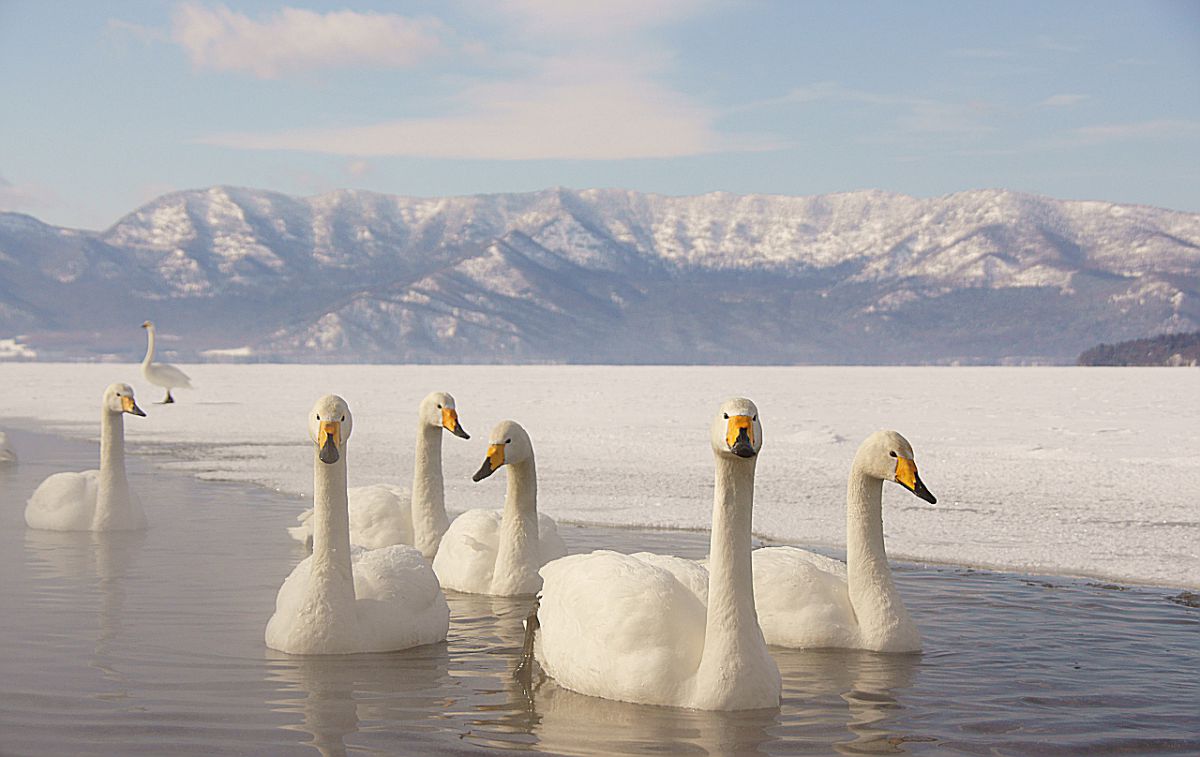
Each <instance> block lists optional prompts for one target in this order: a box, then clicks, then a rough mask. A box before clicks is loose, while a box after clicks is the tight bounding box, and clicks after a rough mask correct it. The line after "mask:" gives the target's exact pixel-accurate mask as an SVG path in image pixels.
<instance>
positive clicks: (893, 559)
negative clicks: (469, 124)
mask: <svg viewBox="0 0 1200 757" xmlns="http://www.w3.org/2000/svg"><path fill="white" fill-rule="evenodd" d="M35 421H36V419H33V418H29V417H17V418H0V428H7V429H15V430H17V431H18V433H20V434H34V435H41V436H47V437H52V438H54V439H57V440H59V441H60V442H63V443H80V444H93V445H98V443H99V442H98V434H97V435H96V436H97V439H95V440H93V439H92V438H83V437H81V436H72V435H68V434H65V433H61V432H60V431H57V430H48V429H31V428H29V425H30V424H32V423H33V422H35ZM27 422H28V423H27ZM86 425H87V424H83V423H81V424H78V427H81V428H82V427H85V426H86ZM130 447H131V448H130V449H128V450H127V454H129V455H131V456H133V457H135V458H137V459H140V460H143V461H145V463H146V464H147V465H150V466H152V467H153V468H154V469H155V470H159V471H163V472H165V473H168V474H172V475H182V476H186V477H187V478H190V479H191V480H193V481H194V482H195V483H197V484H201V485H202V484H205V483H221V484H232V485H238V486H246V487H249V488H252V489H255V490H258V491H262V492H270V493H272V494H275V495H278V496H280V497H288V498H291V499H300V500H302V501H303V500H305V498H306V496H307V495H306V494H304V493H302V492H291V491H286V490H282V489H277V488H273V487H270V486H268V485H266V484H263V483H262V482H260V481H256V480H251V479H241V478H233V477H229V478H219V477H213V478H205V477H201V476H200V475H197V473H196V472H194V471H191V470H188V469H176V468H171V467H168V465H169V464H171V463H175V464H180V463H186V462H188V461H187V460H186V459H184V458H179V457H174V456H172V455H171V453H170V451H169V450H167V449H166V448H165V447H161V446H158V445H154V444H146V443H143V444H136V443H135V444H131V445H130ZM97 449H98V447H97ZM150 449H155V450H159V451H153V452H151V451H148V450H150ZM163 458H166V459H167V460H166V462H167V463H168V465H164V464H162V461H163ZM461 512H463V511H461V510H455V509H450V510H448V514H449V515H450V516H451V520H453V519H454V517H456V516H457V515H459V514H460V513H461ZM555 520H556V521H557V522H558V523H559V524H560V525H568V526H573V527H578V528H586V529H594V530H611V531H628V532H638V533H644V534H689V535H704V536H705V538H707V535H708V534H710V533H711V531H710V530H709V529H707V528H698V527H688V526H670V525H644V524H636V523H606V522H602V521H589V520H585V519H571V518H558V517H556V518H555ZM287 525H291V524H290V523H288V524H287ZM752 537H753V538H754V539H755V540H756V541H757V542H759V544H758V545H756V547H755V548H758V547H759V546H772V547H774V546H791V547H798V548H800V549H806V550H810V551H813V552H817V553H820V554H822V555H826V556H828V557H832V558H834V559H837V560H840V561H842V562H845V557H846V555H845V552H846V550H845V546H843V545H838V544H826V543H821V542H815V541H808V542H798V541H791V540H787V539H780V538H777V537H774V536H770V535H766V534H764V533H761V532H758V531H755V532H753V533H752ZM887 557H888V563H889V564H890V565H892V566H893V567H896V566H901V567H904V568H907V569H921V568H925V569H935V570H936V569H950V570H967V571H974V572H983V573H990V574H993V575H996V576H1001V577H1007V578H1010V579H1013V580H1018V581H1033V582H1037V583H1039V584H1042V585H1049V584H1050V583H1051V582H1052V581H1060V582H1071V583H1077V584H1081V585H1084V586H1091V587H1094V588H1100V589H1115V590H1119V591H1125V590H1128V589H1156V590H1160V591H1163V592H1176V596H1185V595H1187V594H1189V593H1194V592H1198V591H1200V584H1197V585H1194V586H1193V585H1188V584H1184V583H1178V584H1166V583H1155V582H1152V581H1141V580H1138V579H1135V578H1129V577H1124V576H1116V575H1111V574H1102V573H1095V574H1091V573H1086V572H1071V573H1048V572H1041V571H1032V572H1025V571H1022V570H1020V569H1018V568H1014V567H1012V566H1005V565H989V564H983V563H963V562H950V561H942V560H936V559H929V558H923V557H913V556H911V555H906V554H893V553H892V552H891V551H890V550H889V551H888V553H887Z"/></svg>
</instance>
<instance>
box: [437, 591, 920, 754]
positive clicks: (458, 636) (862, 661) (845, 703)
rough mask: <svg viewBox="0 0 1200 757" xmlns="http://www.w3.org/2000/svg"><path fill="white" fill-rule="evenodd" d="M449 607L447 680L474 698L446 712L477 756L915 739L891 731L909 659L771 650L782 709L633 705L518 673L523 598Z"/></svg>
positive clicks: (914, 659)
mask: <svg viewBox="0 0 1200 757" xmlns="http://www.w3.org/2000/svg"><path fill="white" fill-rule="evenodd" d="M448 598H449V600H450V606H451V612H452V615H453V617H454V618H455V622H454V624H453V625H452V626H451V634H450V642H451V649H452V650H453V652H454V662H453V667H454V669H455V672H454V675H455V676H459V677H463V678H464V680H466V681H468V682H471V683H472V688H474V689H475V690H476V692H475V695H474V696H473V697H472V699H471V700H467V701H462V700H457V704H458V705H459V707H461V706H462V705H468V706H470V707H471V710H472V711H469V712H468V711H464V710H462V709H456V710H455V712H454V714H455V715H458V716H463V717H464V719H465V726H466V728H467V729H468V730H467V733H466V734H465V735H464V739H465V740H466V741H468V742H469V743H472V744H475V745H478V746H484V747H491V748H508V749H513V748H518V749H533V750H536V751H545V752H550V753H554V754H585V755H597V754H605V755H609V754H645V753H647V752H654V753H660V754H675V753H684V754H706V753H707V754H769V753H772V752H774V751H775V749H774V747H776V746H779V747H782V746H783V744H784V742H787V743H789V744H791V743H805V742H809V743H812V744H813V745H814V746H817V745H828V744H833V745H834V747H835V748H836V749H837V750H838V751H840V752H845V753H850V754H856V753H861V752H881V751H882V752H902V751H904V750H903V748H901V746H900V745H901V744H903V743H904V741H905V740H910V739H911V738H912V737H911V736H909V735H907V734H905V733H902V732H900V731H898V730H897V729H893V728H890V727H889V726H890V724H891V723H893V722H896V721H897V720H898V719H899V717H900V714H901V712H902V711H903V704H902V703H901V701H900V696H899V692H901V691H902V690H903V689H905V688H907V687H909V686H911V685H912V683H913V680H914V679H915V677H916V671H917V668H918V667H919V665H920V661H921V656H920V655H918V654H880V653H876V652H868V651H861V650H809V651H805V650H794V649H782V648H772V649H771V652H772V654H773V655H774V656H775V659H776V661H777V662H778V664H779V667H780V670H781V672H782V673H783V678H784V700H783V704H782V706H781V707H780V708H779V709H764V710H746V711H740V712H704V711H697V710H683V709H677V708H670V707H654V706H646V705H637V704H630V703H627V702H617V701H612V700H607V699H601V698H598V697H591V696H586V695H583V694H578V693H576V692H573V691H570V690H568V689H564V688H562V687H561V686H559V685H558V684H557V683H555V682H554V680H553V679H549V678H547V677H545V676H544V674H543V673H542V671H541V668H540V666H538V665H537V664H536V663H534V664H533V665H532V666H531V667H530V668H529V669H528V670H527V671H523V672H527V675H525V676H522V675H519V674H518V668H519V667H521V664H522V647H523V645H524V642H525V641H526V639H525V633H524V628H523V625H522V621H524V620H525V618H526V616H528V615H529V613H530V612H531V611H532V610H533V608H534V607H535V602H534V600H533V599H532V598H526V599H519V600H518V599H511V600H502V599H499V598H495V597H470V596H468V595H450V596H449V597H448ZM464 645H467V646H466V648H464ZM460 652H466V653H467V655H468V657H469V658H470V659H461V656H460V654H459V653H460ZM489 685H490V686H489ZM449 714H451V713H448V715H449Z"/></svg>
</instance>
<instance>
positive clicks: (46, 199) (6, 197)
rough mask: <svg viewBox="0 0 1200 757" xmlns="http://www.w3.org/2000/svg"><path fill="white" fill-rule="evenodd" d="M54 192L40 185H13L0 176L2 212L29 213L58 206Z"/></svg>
mask: <svg viewBox="0 0 1200 757" xmlns="http://www.w3.org/2000/svg"><path fill="white" fill-rule="evenodd" d="M58 203H59V198H58V195H57V194H56V193H55V192H54V190H52V189H50V188H49V187H45V186H42V185H40V184H13V183H12V182H10V181H9V180H8V179H5V178H4V176H0V211H9V212H21V213H28V212H33V211H42V210H45V209H47V208H51V207H54V206H56V205H58Z"/></svg>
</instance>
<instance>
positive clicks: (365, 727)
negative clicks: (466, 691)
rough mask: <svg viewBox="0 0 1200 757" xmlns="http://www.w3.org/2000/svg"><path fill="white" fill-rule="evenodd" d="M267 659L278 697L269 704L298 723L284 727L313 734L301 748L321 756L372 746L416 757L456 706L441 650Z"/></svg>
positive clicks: (275, 654) (277, 655)
mask: <svg viewBox="0 0 1200 757" xmlns="http://www.w3.org/2000/svg"><path fill="white" fill-rule="evenodd" d="M268 654H269V656H270V660H271V661H270V663H269V672H268V676H269V678H270V680H271V681H272V682H273V683H275V684H276V685H277V686H278V687H279V690H280V691H279V695H278V696H277V698H275V699H274V700H272V701H271V702H270V704H271V706H272V708H273V709H274V710H275V711H276V712H283V713H292V714H294V715H297V716H299V722H296V723H289V724H287V725H284V726H281V727H282V728H284V729H286V730H291V731H300V732H304V733H307V734H309V735H310V736H311V738H310V739H309V740H307V741H305V742H301V743H303V744H305V745H306V746H309V747H311V748H313V749H315V750H316V751H317V752H319V753H320V754H321V755H322V756H323V757H336V756H338V755H345V754H346V753H347V747H348V746H353V747H354V748H356V749H357V748H362V747H364V746H366V745H368V744H369V745H371V746H372V747H376V748H379V749H384V750H388V751H396V750H400V749H401V747H403V750H402V751H404V752H410V753H417V752H420V751H421V750H420V747H419V744H420V743H421V742H422V741H429V742H431V743H432V741H433V740H434V739H435V738H436V737H437V735H438V733H439V732H440V731H444V730H446V728H445V725H444V723H443V722H442V717H441V715H440V713H442V712H445V711H446V709H447V708H448V707H449V706H450V705H451V701H452V700H451V698H450V696H449V691H450V689H451V688H452V686H451V683H452V681H451V679H450V676H449V675H448V673H447V666H448V662H449V655H448V654H447V651H446V645H445V644H444V643H438V644H428V645H426V646H422V647H414V648H412V649H406V650H403V651H400V652H387V653H377V654H350V655H313V656H289V655H286V654H283V653H282V652H275V651H271V650H268ZM442 738H443V739H444V738H445V737H444V736H442Z"/></svg>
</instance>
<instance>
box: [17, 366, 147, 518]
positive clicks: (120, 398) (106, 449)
mask: <svg viewBox="0 0 1200 757" xmlns="http://www.w3.org/2000/svg"><path fill="white" fill-rule="evenodd" d="M126 413H129V414H130V415H139V416H142V417H145V415H146V414H145V413H143V412H142V409H141V408H140V407H138V406H137V403H136V402H135V401H134V399H133V389H131V388H130V386H129V385H128V384H113V385H111V386H109V387H108V388H107V389H105V390H104V401H103V404H102V405H101V412H100V470H86V471H83V472H82V473H55V474H54V475H52V476H50V477H49V478H47V479H46V480H45V481H43V482H42V483H41V484H40V485H39V486H38V488H37V489H36V490H35V491H34V492H33V496H32V497H30V498H29V503H28V504H27V505H26V506H25V522H26V523H27V524H28V525H29V527H30V528H40V529H44V530H47V531H133V530H137V529H142V528H145V527H146V514H145V512H144V511H143V510H142V503H141V502H139V501H138V498H137V495H136V494H134V493H133V492H132V491H130V490H129V481H128V479H126V477H125V414H126Z"/></svg>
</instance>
